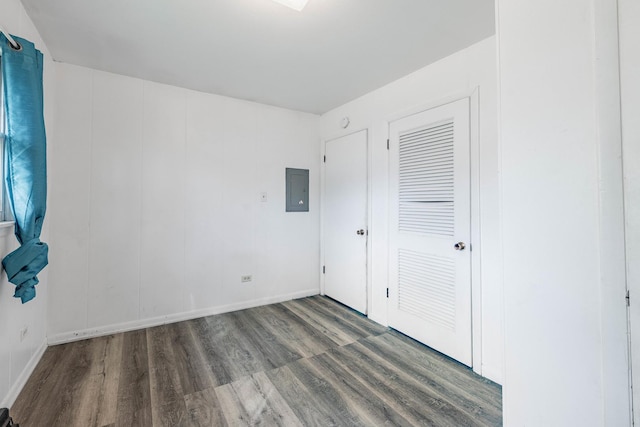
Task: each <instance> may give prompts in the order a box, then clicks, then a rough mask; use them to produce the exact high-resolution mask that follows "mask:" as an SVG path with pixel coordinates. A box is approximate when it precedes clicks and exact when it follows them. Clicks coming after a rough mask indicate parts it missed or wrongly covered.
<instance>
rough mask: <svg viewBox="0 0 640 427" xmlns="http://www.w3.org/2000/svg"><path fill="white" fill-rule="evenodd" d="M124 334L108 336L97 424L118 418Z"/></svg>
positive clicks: (111, 421) (112, 421)
mask: <svg viewBox="0 0 640 427" xmlns="http://www.w3.org/2000/svg"><path fill="white" fill-rule="evenodd" d="M123 338H124V335H123V334H116V335H110V336H108V337H106V340H107V343H106V346H105V355H104V357H103V361H104V363H103V364H102V369H103V375H104V382H103V387H102V389H101V390H100V397H99V399H98V416H97V419H96V425H98V426H104V425H109V424H113V423H115V422H116V418H117V412H116V411H117V408H118V385H119V383H120V371H121V363H122V346H123Z"/></svg>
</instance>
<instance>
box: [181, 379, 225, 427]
mask: <svg viewBox="0 0 640 427" xmlns="http://www.w3.org/2000/svg"><path fill="white" fill-rule="evenodd" d="M184 401H185V405H186V407H187V414H188V424H189V425H190V426H193V427H210V426H227V425H228V423H227V421H226V419H225V418H224V415H223V414H222V409H221V407H220V402H219V401H218V397H217V396H216V391H215V389H213V388H208V389H206V390H202V391H198V392H195V393H191V394H188V395H186V396H185V397H184Z"/></svg>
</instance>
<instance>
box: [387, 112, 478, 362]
mask: <svg viewBox="0 0 640 427" xmlns="http://www.w3.org/2000/svg"><path fill="white" fill-rule="evenodd" d="M469 114H470V113H469V100H468V99H462V100H459V101H456V102H453V103H450V104H446V105H443V106H440V107H437V108H433V109H430V110H427V111H424V112H421V113H419V114H415V115H411V116H408V117H405V118H403V119H400V120H397V121H395V122H392V123H391V124H390V129H389V130H390V134H389V136H390V145H389V151H390V153H389V154H390V212H389V218H390V228H389V233H390V234H389V257H390V259H389V307H388V310H389V312H388V314H389V326H391V327H393V328H395V329H397V330H399V331H401V332H403V333H405V334H407V335H409V336H411V337H413V338H415V339H416V340H418V341H420V342H422V343H424V344H426V345H428V346H430V347H432V348H434V349H436V350H438V351H440V352H442V353H444V354H446V355H448V356H450V357H452V358H454V359H456V360H458V361H460V362H462V363H464V364H465V365H468V366H471V364H472V352H471V345H472V344H471V256H470V250H471V247H470V236H471V201H470V197H471V183H470V163H469V161H470V158H469V156H470V155H469V150H470V146H469V144H470V140H469V136H470V135H469Z"/></svg>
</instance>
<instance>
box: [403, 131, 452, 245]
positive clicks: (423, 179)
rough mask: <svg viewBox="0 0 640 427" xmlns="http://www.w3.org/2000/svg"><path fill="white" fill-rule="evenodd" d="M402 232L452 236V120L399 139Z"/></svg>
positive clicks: (410, 133)
mask: <svg viewBox="0 0 640 427" xmlns="http://www.w3.org/2000/svg"><path fill="white" fill-rule="evenodd" d="M399 156H400V158H399V183H398V190H399V192H398V196H399V218H398V219H399V221H398V223H399V231H401V232H410V233H421V234H431V235H440V236H453V232H454V221H453V215H454V206H453V202H454V199H453V191H454V188H453V187H454V179H453V176H454V175H453V164H454V163H453V158H454V157H453V156H454V152H453V121H451V120H450V121H447V122H445V123H440V124H437V125H431V126H429V127H426V128H422V129H418V130H414V131H411V132H406V133H403V134H401V135H400V138H399Z"/></svg>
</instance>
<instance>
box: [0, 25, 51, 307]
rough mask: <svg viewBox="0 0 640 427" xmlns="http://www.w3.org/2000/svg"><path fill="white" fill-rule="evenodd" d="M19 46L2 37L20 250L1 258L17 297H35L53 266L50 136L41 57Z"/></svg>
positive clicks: (9, 175)
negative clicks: (42, 275) (41, 277)
mask: <svg viewBox="0 0 640 427" xmlns="http://www.w3.org/2000/svg"><path fill="white" fill-rule="evenodd" d="M15 40H16V41H17V42H18V43H19V44H20V47H19V49H16V48H14V47H13V46H12V45H11V43H10V42H9V41H8V40H7V38H6V37H5V36H4V35H3V34H0V49H1V50H2V51H1V52H0V55H2V58H0V63H1V64H2V85H3V90H4V107H5V112H6V135H5V180H6V184H7V193H8V196H9V201H10V203H11V210H12V212H13V216H14V219H15V222H16V225H15V235H16V237H17V239H18V242H20V247H19V248H18V249H16V250H15V251H13V252H11V253H10V254H9V255H7V256H6V257H5V258H4V259H3V260H2V265H3V267H4V269H5V271H6V272H7V277H8V278H9V281H10V282H11V283H13V284H14V285H16V291H15V295H14V296H15V297H16V298H20V299H21V300H22V303H23V304H24V303H25V302H27V301H29V300H31V299H33V298H34V297H35V296H36V290H35V285H37V284H38V278H37V274H38V273H39V272H40V271H41V270H42V269H43V268H44V267H45V266H46V265H47V264H48V257H47V255H48V251H49V248H48V246H47V244H46V243H44V242H41V241H40V232H41V230H42V222H43V221H44V214H45V211H46V200H47V158H46V154H47V153H46V151H47V150H46V134H45V129H44V115H43V95H42V60H43V57H42V53H41V52H40V51H39V50H37V49H36V48H35V46H34V45H33V43H31V42H30V41H28V40H24V39H22V38H19V37H15Z"/></svg>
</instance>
